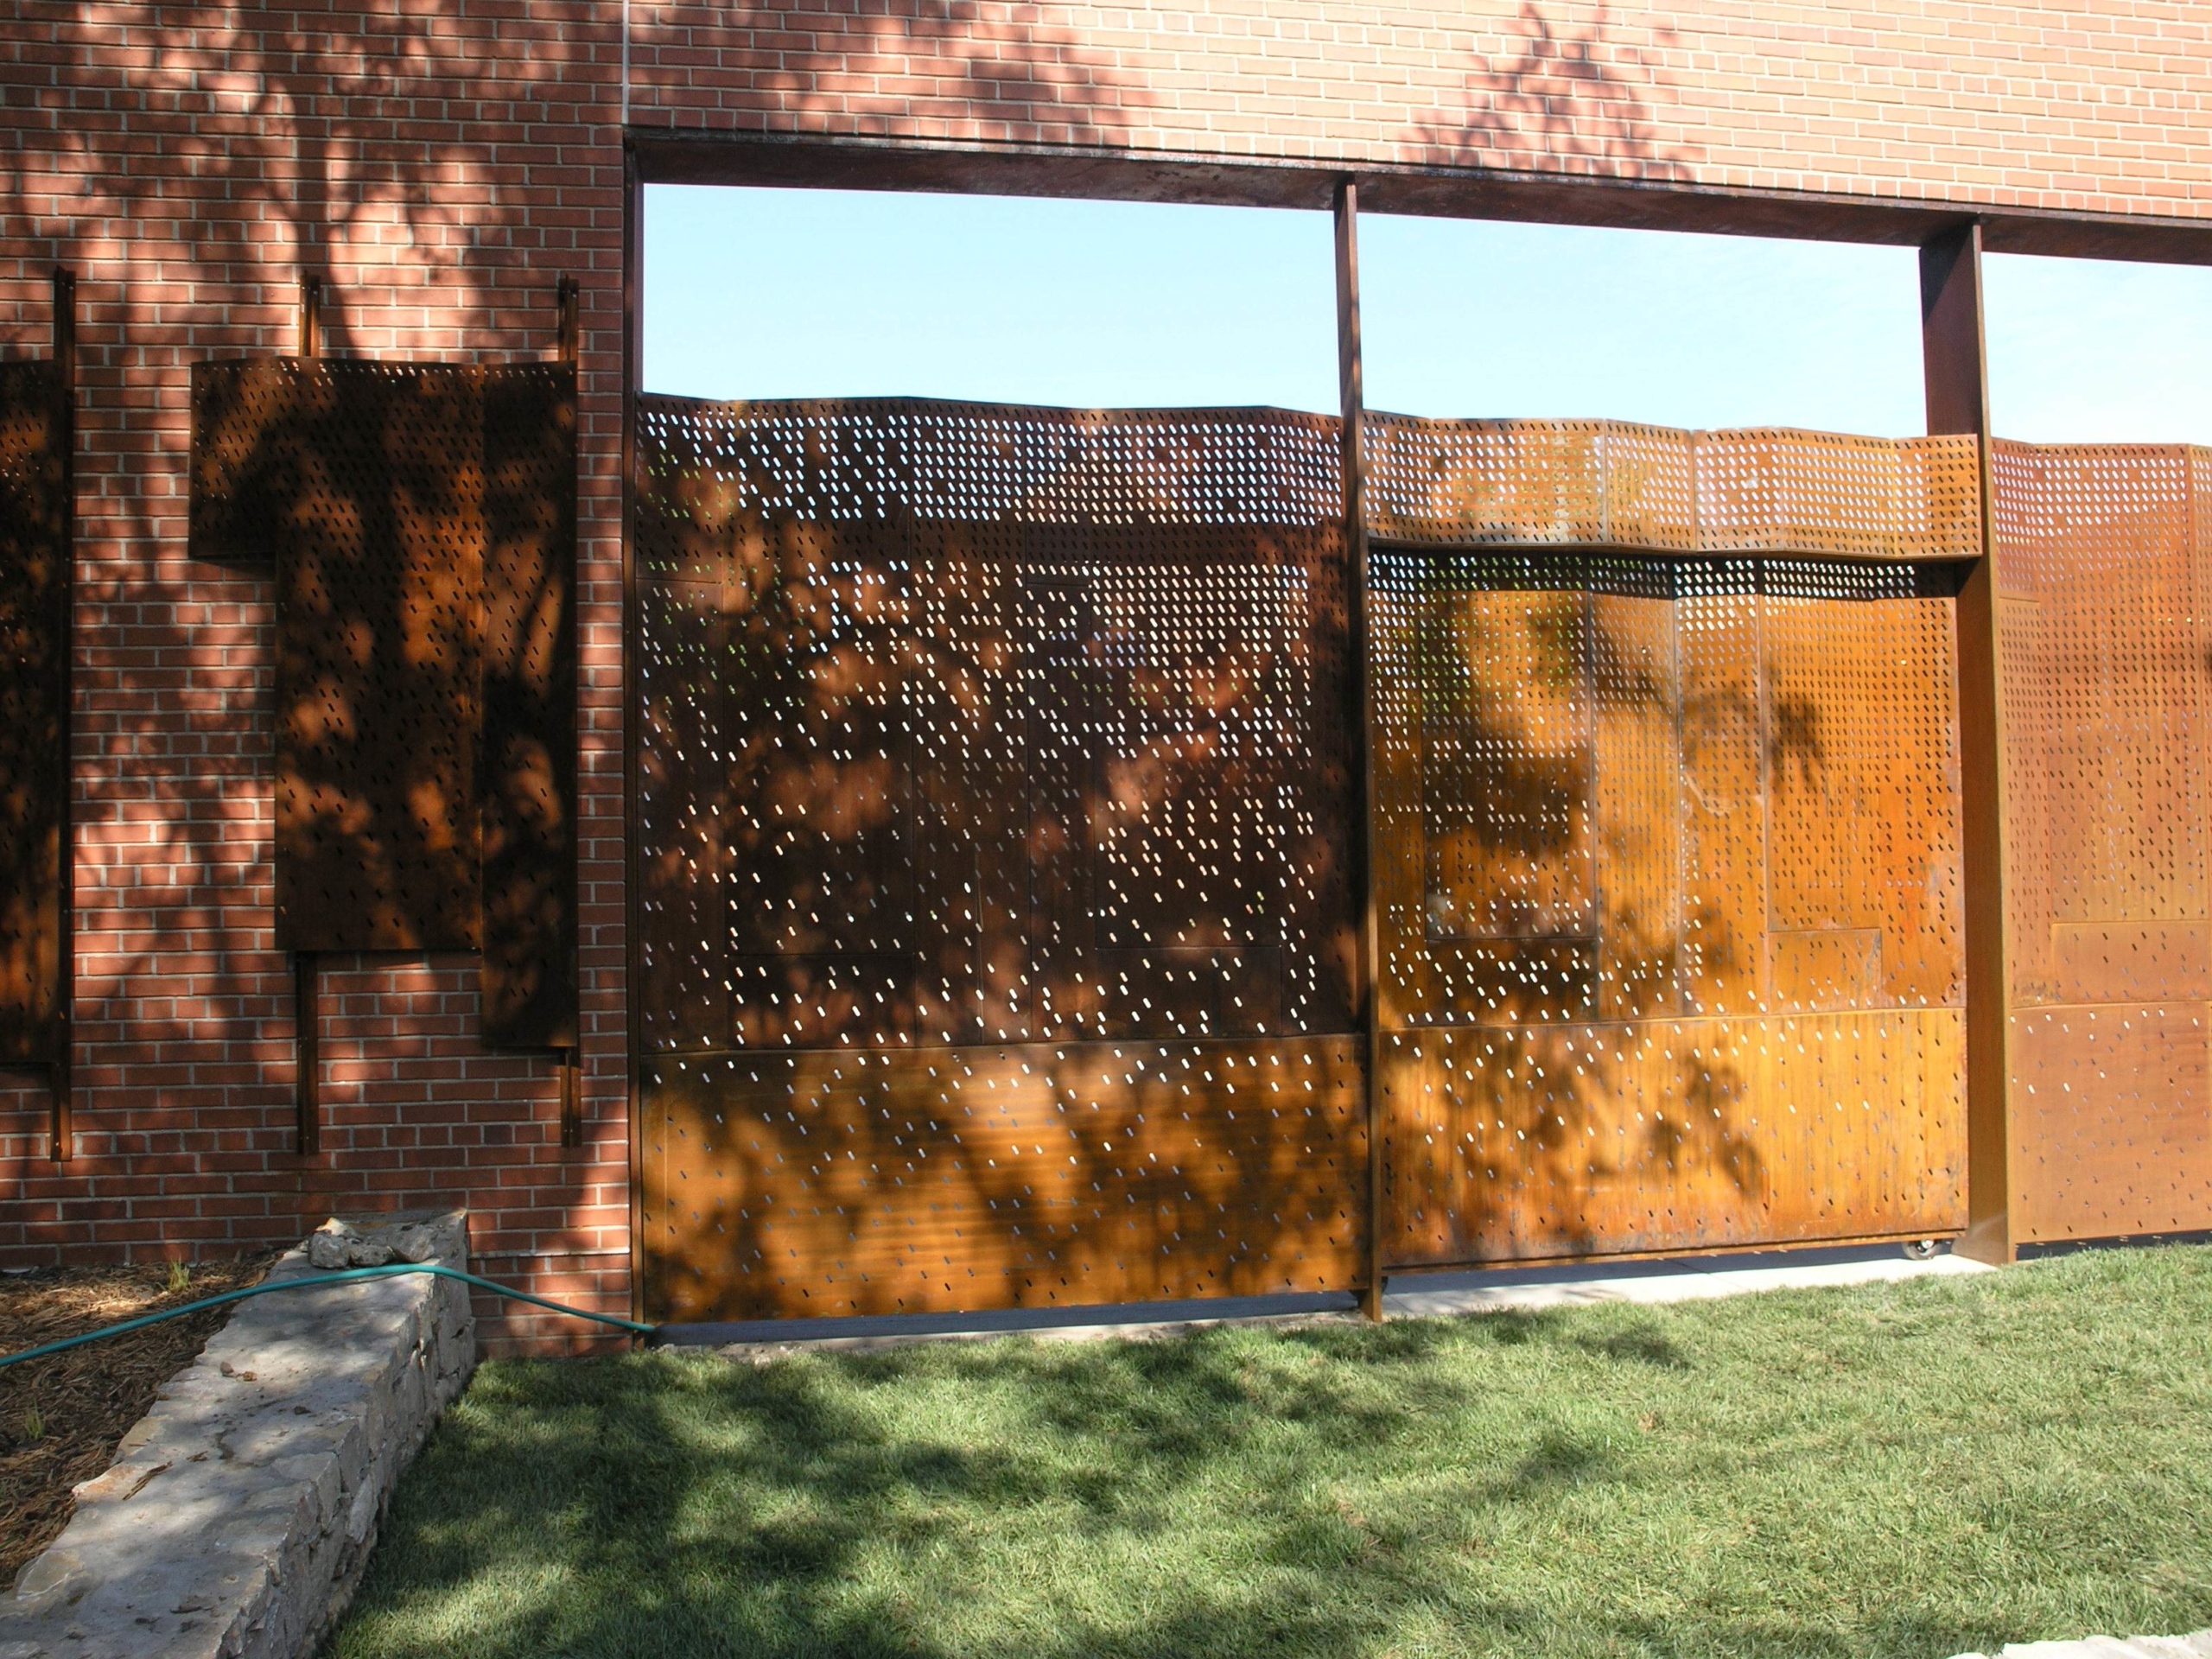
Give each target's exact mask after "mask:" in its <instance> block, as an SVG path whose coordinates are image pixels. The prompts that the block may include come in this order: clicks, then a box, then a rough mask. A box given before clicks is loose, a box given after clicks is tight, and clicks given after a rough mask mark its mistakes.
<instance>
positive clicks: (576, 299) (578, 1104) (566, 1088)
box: [553, 277, 584, 1151]
mask: <svg viewBox="0 0 2212 1659" xmlns="http://www.w3.org/2000/svg"><path fill="white" fill-rule="evenodd" d="M553 308H554V312H555V315H556V318H557V321H556V324H555V327H554V342H553V344H554V353H555V355H556V358H557V359H559V360H560V361H561V362H562V363H563V364H565V365H567V366H568V367H569V370H570V371H572V372H573V371H574V370H575V367H576V365H577V363H578V361H579V360H580V359H582V355H583V316H582V291H581V289H579V288H578V286H577V283H576V279H575V277H562V278H561V280H560V282H559V283H556V285H555V287H554V289H553ZM577 1037H578V1041H577V1043H576V1044H575V1045H572V1046H569V1047H567V1048H564V1049H562V1050H561V1051H560V1052H559V1056H558V1059H557V1064H558V1065H559V1067H560V1071H561V1144H562V1146H563V1147H567V1148H569V1149H570V1150H572V1151H573V1150H574V1149H575V1148H576V1147H581V1146H582V1145H583V1143H584V1115H583V1088H582V1071H583V1049H582V1032H581V1031H580V1032H579V1033H577Z"/></svg>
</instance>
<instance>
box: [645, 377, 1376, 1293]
mask: <svg viewBox="0 0 2212 1659" xmlns="http://www.w3.org/2000/svg"><path fill="white" fill-rule="evenodd" d="M639 437H640V441H641V448H642V450H643V464H642V466H641V467H640V469H639V474H640V476H639V498H640V499H639V511H638V518H637V520H636V524H635V531H634V534H635V557H636V560H637V569H638V576H639V590H638V597H637V606H636V620H635V627H636V634H635V639H634V645H635V647H636V649H637V652H638V662H639V680H640V690H641V691H642V696H643V704H642V719H641V722H640V724H641V732H640V747H639V755H638V767H639V772H638V811H639V822H638V827H637V834H638V861H639V901H638V918H639V929H638V955H637V957H636V958H635V966H636V972H637V977H638V994H639V999H640V1003H641V1007H640V1010H639V1013H640V1019H639V1036H640V1039H641V1043H642V1046H643V1048H644V1050H645V1056H644V1064H643V1067H642V1071H643V1075H642V1077H641V1079H640V1086H639V1116H640V1136H641V1146H640V1160H639V1179H640V1180H641V1183H642V1188H643V1208H644V1217H643V1221H644V1229H643V1230H644V1240H643V1246H644V1266H645V1301H646V1304H647V1306H649V1307H651V1308H652V1311H653V1317H654V1318H656V1319H705V1318H717V1317H719V1318H734V1317H747V1316H766V1315H786V1314H795V1313H879V1312H890V1311H899V1310H911V1309H950V1308H976V1307H999V1306H1046V1305H1052V1304H1055V1303H1101V1302H1113V1301H1125V1300H1141V1299H1145V1298H1156V1297H1176V1296H1192V1295H1204V1294H1215V1293H1225V1292H1255V1291H1264V1290H1275V1289H1319V1288H1325V1287H1337V1286H1341V1285H1344V1284H1346V1283H1349V1282H1351V1280H1352V1278H1353V1277H1354V1275H1355V1274H1356V1272H1357V1263H1358V1262H1359V1260H1360V1251H1361V1249H1362V1247H1363V1243H1364V1240H1365V1235H1366V1216H1365V1212H1364V1207H1363V1203H1362V1201H1361V1194H1362V1192H1363V1179H1364V1172H1365V1166H1366V1155H1367V1154H1366V1143H1365V1124H1364V1110H1365V1102H1364V1095H1363V1087H1362V1073H1361V1070H1360V1051H1361V1047H1362V1039H1361V1038H1360V1037H1359V1036H1357V1034H1356V1033H1355V1032H1354V1028H1353V1025H1352V1018H1353V1006H1352V998H1351V980H1350V976H1351V971H1352V968H1353V962H1354V952H1353V949H1352V939H1351V929H1352V919H1351V918H1352V893H1351V885H1350V873H1349V870H1348V863H1347V830H1348V828H1349V826H1350V823H1351V816H1352V813H1353V811H1354V810H1355V805H1354V797H1353V793H1352V789H1351V780H1350V778H1349V776H1348V774H1347V771H1346V768H1345V766H1344V753H1345V745H1344V710H1345V709H1346V707H1347V702H1348V699H1349V698H1350V697H1351V696H1352V694H1353V690H1354V688H1352V687H1351V686H1350V685H1349V684H1348V683H1347V677H1346V674H1345V658H1346V652H1345V645H1346V634H1345V627H1346V611H1345V574H1346V572H1345V554H1344V536H1343V533H1342V531H1341V528H1340V526H1339V524H1338V521H1337V514H1338V485H1337V474H1336V448H1335V437H1334V426H1333V423H1330V422H1327V421H1324V420H1320V419H1317V418H1308V417H1302V416H1288V415H1275V414H1266V413H1260V414H1254V413H1246V412H1237V413H1206V412H1196V413H1176V414H1167V415H1155V416H1115V417H1107V416H1086V415H1077V414H1072V413H1065V412H1060V411H1053V410H1014V409H995V408H981V407H972V406H957V405H942V404H939V405H913V404H804V405H792V404H781V405H770V406H754V407H753V408H750V409H747V408H743V407H717V406H713V405H702V404H689V403H683V402H679V401H677V400H672V399H666V398H658V397H646V398H643V399H641V400H640V404H639Z"/></svg>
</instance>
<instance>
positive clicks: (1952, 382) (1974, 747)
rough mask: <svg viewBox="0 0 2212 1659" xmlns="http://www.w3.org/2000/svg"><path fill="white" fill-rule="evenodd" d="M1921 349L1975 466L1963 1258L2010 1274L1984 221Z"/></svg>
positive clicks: (1974, 226) (1953, 245) (1944, 244)
mask: <svg viewBox="0 0 2212 1659" xmlns="http://www.w3.org/2000/svg"><path fill="white" fill-rule="evenodd" d="M1920 344H1921V362H1922V368H1923V377H1924V381H1925V385H1926V391H1927V398H1928V430H1929V433H1930V434H1931V435H1938V434H1945V433H1971V434H1972V435H1974V438H1975V440H1976V442H1977V443H1978V445H1979V448H1980V485H1981V556H1980V558H1979V559H1977V560H1976V561H1975V562H1974V566H1973V569H1971V570H1969V571H1968V572H1967V578H1966V581H1965V583H1964V584H1963V586H1961V588H1960V590H1959V597H1958V607H1957V618H1958V624H1957V626H1958V665H1959V756H1960V779H1959V782H1960V800H1961V814H1962V823H1961V831H1962V845H1961V855H1962V861H1963V863H1964V866H1965V873H1966V902H1965V906H1964V911H1965V923H1966V971H1967V1235H1966V1236H1965V1238H1963V1239H1962V1240H1961V1241H1960V1244H1959V1249H1960V1253H1961V1255H1971V1256H1975V1257H1979V1258H1980V1259H1981V1260H1983V1261H1988V1262H2009V1261H2011V1260H2012V1255H2013V1240H2012V1222H2011V1217H2012V1211H2013V1205H2012V1155H2011V1154H2012V1114H2011V1111H2010V1109H2009V1106H2008V1095H2009V1091H2010V1078H2011V1071H2012V1067H2011V1056H2010V1052H2009V1049H2010V1040H2011V1025H2012V1008H2011V994H2012V988H2011V984H2010V982H2009V979H2008V976H2007V973H2006V966H2005V766H2004V757H2005V727H2004V712H2003V708H2002V705H2001V702H2000V699H1999V695H1998V683H1999V672H2000V668H1999V660H1998V641H1997V620H1998V619H1997V580H1996V553H1997V549H1996V528H1997V525H1996V502H1995V498H1994V493H1993V483H1992V473H1991V457H1990V430H1989V371H1988V359H1987V348H1986V343H1985V332H1984V323H1983V311H1982V288H1981V223H1980V220H1978V219H1976V220H1972V221H1969V222H1968V223H1967V224H1965V225H1962V226H1959V227H1958V228H1957V229H1955V230H1952V231H1947V232H1944V233H1943V234H1942V235H1941V236H1939V237H1936V238H1935V239H1934V240H1932V241H1930V242H1929V243H1928V244H1926V245H1924V246H1923V247H1922V249H1921V250H1920Z"/></svg>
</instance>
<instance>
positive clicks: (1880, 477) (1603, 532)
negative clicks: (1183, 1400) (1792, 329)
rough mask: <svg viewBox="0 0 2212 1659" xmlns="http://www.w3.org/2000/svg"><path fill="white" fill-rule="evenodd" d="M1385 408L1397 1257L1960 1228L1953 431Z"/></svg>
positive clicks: (1477, 1256)
mask: <svg viewBox="0 0 2212 1659" xmlns="http://www.w3.org/2000/svg"><path fill="white" fill-rule="evenodd" d="M1370 445H1371V454H1372V455H1373V462H1372V473H1371V479H1370V504H1371V505H1370V519H1371V533H1372V534H1373V535H1374V537H1376V543H1377V552H1376V594H1377V600H1376V613H1375V617H1376V620H1375V629H1376V647H1375V650H1376V673H1377V688H1378V701H1377V708H1378V715H1379V721H1378V724H1379V730H1378V732H1377V734H1376V760H1377V767H1376V776H1377V788H1376V804H1375V810H1376V883H1377V888H1378V893H1377V898H1378V906H1379V909H1380V913H1381V917H1382V921H1383V927H1382V936H1383V947H1382V953H1381V954H1382V971H1381V987H1380V988H1381V997H1380V1008H1379V1025H1380V1027H1381V1033H1380V1036H1379V1040H1378V1055H1379V1073H1378V1078H1377V1081H1378V1084H1379V1085H1380V1090H1381V1095H1382V1103H1383V1110H1382V1112H1381V1117H1382V1120H1383V1122H1384V1124H1385V1125H1386V1129H1385V1135H1386V1142H1385V1171H1386V1178H1387V1185H1386V1192H1387V1207H1386V1217H1385V1219H1386V1232H1385V1236H1384V1241H1383V1244H1384V1255H1385V1258H1386V1260H1387V1261H1388V1262H1389V1263H1391V1264H1392V1265H1412V1264H1433V1265H1443V1264H1450V1263H1460V1262H1478V1261H1504V1260H1516V1259H1520V1260H1526V1259H1537V1258H1542V1257H1547V1256H1565V1255H1588V1254H1594V1253H1602V1252H1618V1251H1656V1250H1672V1249H1696V1248H1702V1247H1712V1246H1719V1245H1744V1244H1754V1243H1777V1242H1796V1241H1805V1240H1811V1239H1845V1238H1872V1237H1885V1236H1907V1237H1917V1236H1928V1235H1933V1234H1941V1233H1944V1232H1948V1231H1955V1230H1958V1229H1960V1228H1961V1227H1962V1226H1963V1225H1964V1224H1965V1220H1966V1205H1965V1179H1964V1178H1965V1170H1966V1136H1965V1131H1966V1116H1965V1096H1964V1071H1963V1066H1964V1061H1963V1003H1964V997H1963V990H1964V985H1963V980H1964V975H1963V952H1962V948H1961V899H1962V897H1963V881H1962V874H1961V867H1960V850H1959V756H1958V752H1957V741H1958V740H1957V727H1958V721H1957V713H1956V707H1955V698H1956V673H1955V665H1954V661H1953V643H1954V616H1953V602H1952V594H1953V593H1954V591H1955V577H1954V575H1953V573H1954V572H1955V570H1957V569H1959V568H1960V566H1959V565H1958V563H1956V561H1959V560H1961V559H1962V558H1968V557H1971V556H1973V555H1974V553H1975V551H1976V550H1978V548H1979V546H1980V526H1979V519H1980V506H1979V497H1978V481H1977V470H1976V452H1975V449H1974V443H1973V441H1972V440H1970V439H1968V440H1959V439H1924V440H1915V441H1910V442H1902V443H1898V442H1887V441H1881V440H1868V439H1853V438H1845V437H1835V436H1830V435H1815V434H1808V433H1796V432H1757V431H1755V432H1731V433H1688V432H1679V431H1670V430H1666V429H1656V428H1649V427H1634V426H1628V425H1624V424H1613V423H1537V422H1466V423H1437V422H1419V423H1416V422H1408V421H1402V420H1393V419H1390V418H1388V417H1382V418H1377V419H1374V420H1371V421H1370Z"/></svg>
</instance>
